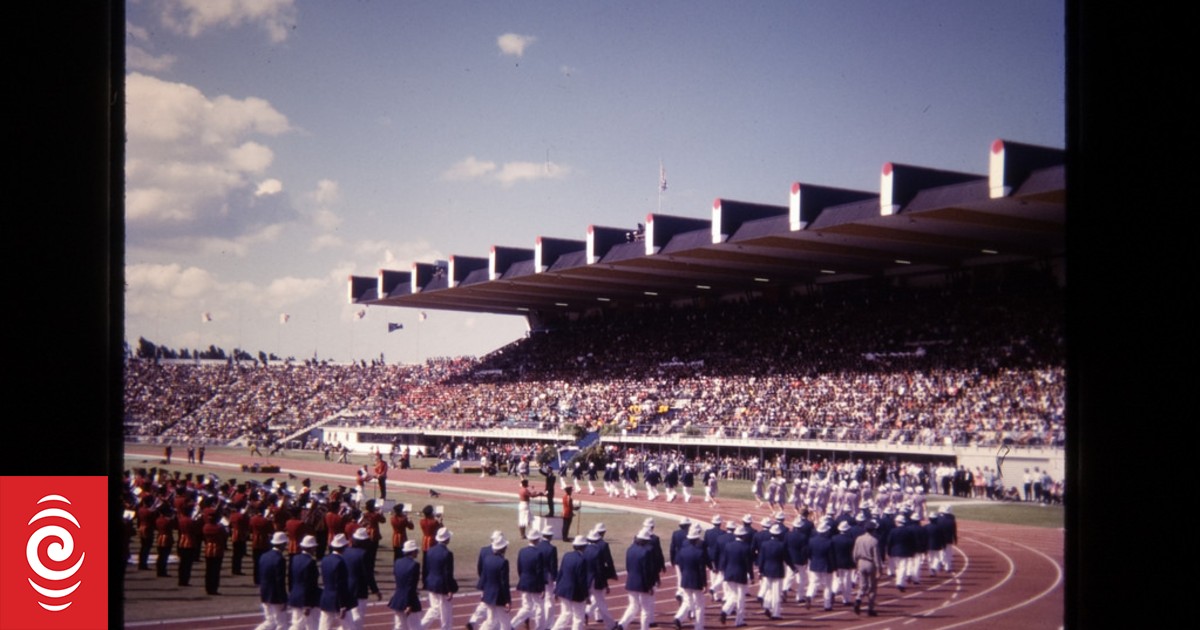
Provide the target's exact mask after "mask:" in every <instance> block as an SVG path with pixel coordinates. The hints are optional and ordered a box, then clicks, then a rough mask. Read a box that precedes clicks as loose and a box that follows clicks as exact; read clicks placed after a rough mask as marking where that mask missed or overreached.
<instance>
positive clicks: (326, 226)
mask: <svg viewBox="0 0 1200 630" xmlns="http://www.w3.org/2000/svg"><path fill="white" fill-rule="evenodd" d="M341 224H342V218H341V217H340V216H338V214H337V213H336V212H334V211H333V210H330V209H328V208H320V209H318V210H317V211H316V212H315V213H313V225H315V226H317V228H319V229H320V230H322V231H324V232H332V231H333V230H335V229H337V227H338V226H339V225H341Z"/></svg>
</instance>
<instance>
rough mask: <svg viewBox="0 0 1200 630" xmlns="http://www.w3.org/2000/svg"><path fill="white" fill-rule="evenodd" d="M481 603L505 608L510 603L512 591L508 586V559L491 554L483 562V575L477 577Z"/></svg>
mask: <svg viewBox="0 0 1200 630" xmlns="http://www.w3.org/2000/svg"><path fill="white" fill-rule="evenodd" d="M479 581H480V583H481V584H482V586H481V587H480V588H479V590H480V591H482V593H483V595H482V599H483V603H485V604H491V605H492V606H507V605H509V604H511V603H512V589H511V588H510V587H509V584H508V558H505V557H504V556H502V555H500V554H497V553H493V554H492V555H490V556H488V557H487V558H486V559H484V561H483V574H482V575H480V576H479Z"/></svg>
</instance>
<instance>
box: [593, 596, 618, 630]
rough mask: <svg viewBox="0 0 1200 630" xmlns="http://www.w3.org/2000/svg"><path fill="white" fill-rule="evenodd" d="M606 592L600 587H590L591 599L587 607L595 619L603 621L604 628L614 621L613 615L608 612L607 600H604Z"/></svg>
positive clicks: (610, 625)
mask: <svg viewBox="0 0 1200 630" xmlns="http://www.w3.org/2000/svg"><path fill="white" fill-rule="evenodd" d="M606 595H607V593H605V592H604V589H602V588H593V589H592V601H591V604H590V605H589V606H588V607H587V612H588V613H589V614H595V616H596V621H603V622H604V627H605V628H610V627H612V625H613V624H614V623H616V622H615V620H613V616H612V614H611V613H609V612H608V601H607V600H605V599H604V598H605V596H606Z"/></svg>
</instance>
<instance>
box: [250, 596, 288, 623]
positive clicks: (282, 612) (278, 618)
mask: <svg viewBox="0 0 1200 630" xmlns="http://www.w3.org/2000/svg"><path fill="white" fill-rule="evenodd" d="M262 610H263V622H262V623H260V624H258V626H257V627H256V628H255V629H254V630H284V628H287V627H288V619H287V614H286V610H287V604H268V603H266V602H263V603H262Z"/></svg>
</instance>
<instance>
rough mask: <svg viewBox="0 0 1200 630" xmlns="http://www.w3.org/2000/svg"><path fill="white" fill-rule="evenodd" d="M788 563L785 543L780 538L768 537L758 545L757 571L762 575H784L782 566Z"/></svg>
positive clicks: (773, 576)
mask: <svg viewBox="0 0 1200 630" xmlns="http://www.w3.org/2000/svg"><path fill="white" fill-rule="evenodd" d="M789 565H791V562H789V561H788V557H787V545H785V544H784V543H783V540H782V539H781V538H774V537H772V538H768V539H766V540H764V541H763V543H762V545H760V546H759V548H758V572H759V573H760V574H761V575H762V576H763V577H769V578H781V577H783V576H784V575H786V572H785V571H784V567H785V566H789Z"/></svg>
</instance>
